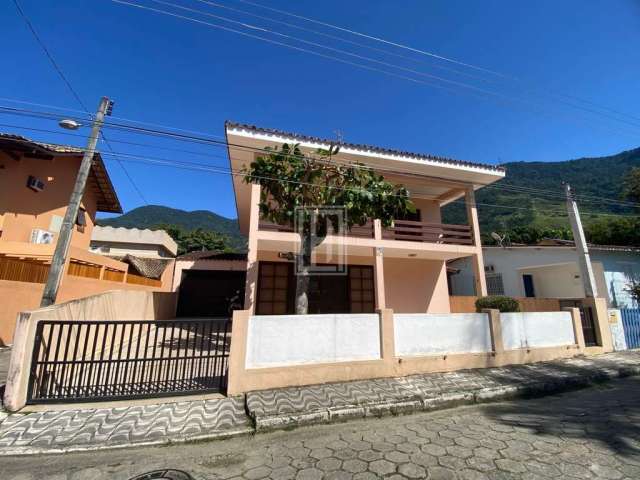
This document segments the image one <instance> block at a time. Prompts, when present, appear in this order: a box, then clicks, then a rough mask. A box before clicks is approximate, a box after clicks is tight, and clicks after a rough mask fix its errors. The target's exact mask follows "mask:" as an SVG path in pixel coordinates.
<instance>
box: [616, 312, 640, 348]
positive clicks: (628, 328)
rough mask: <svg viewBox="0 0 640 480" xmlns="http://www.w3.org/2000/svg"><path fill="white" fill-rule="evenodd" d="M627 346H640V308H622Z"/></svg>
mask: <svg viewBox="0 0 640 480" xmlns="http://www.w3.org/2000/svg"><path fill="white" fill-rule="evenodd" d="M620 316H621V317H622V328H623V329H624V339H625V340H626V341H627V348H640V308H622V309H620Z"/></svg>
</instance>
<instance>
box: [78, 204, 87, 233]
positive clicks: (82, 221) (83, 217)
mask: <svg viewBox="0 0 640 480" xmlns="http://www.w3.org/2000/svg"><path fill="white" fill-rule="evenodd" d="M76 225H77V226H78V231H79V232H84V227H86V226H87V211H86V210H85V209H84V208H82V207H80V208H79V209H78V216H77V217H76Z"/></svg>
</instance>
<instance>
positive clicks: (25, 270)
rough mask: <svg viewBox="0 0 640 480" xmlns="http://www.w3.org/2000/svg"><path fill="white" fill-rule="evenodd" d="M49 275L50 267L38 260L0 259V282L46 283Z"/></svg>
mask: <svg viewBox="0 0 640 480" xmlns="http://www.w3.org/2000/svg"><path fill="white" fill-rule="evenodd" d="M48 274H49V265H47V264H46V263H44V262H40V261H36V260H23V259H18V258H8V257H0V280H13V281H15V282H29V283H44V282H46V281H47V275H48Z"/></svg>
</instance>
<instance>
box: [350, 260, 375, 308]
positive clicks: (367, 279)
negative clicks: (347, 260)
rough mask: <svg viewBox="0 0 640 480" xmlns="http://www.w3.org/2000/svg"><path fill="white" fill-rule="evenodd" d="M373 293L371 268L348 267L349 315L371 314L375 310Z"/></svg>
mask: <svg viewBox="0 0 640 480" xmlns="http://www.w3.org/2000/svg"><path fill="white" fill-rule="evenodd" d="M373 292H374V288H373V267H370V266H356V265H351V266H349V299H350V303H351V313H373V312H374V310H375V299H374V293H373Z"/></svg>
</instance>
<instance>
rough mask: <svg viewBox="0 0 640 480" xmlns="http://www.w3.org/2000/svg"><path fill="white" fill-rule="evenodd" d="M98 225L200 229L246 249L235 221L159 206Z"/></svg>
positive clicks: (237, 247)
mask: <svg viewBox="0 0 640 480" xmlns="http://www.w3.org/2000/svg"><path fill="white" fill-rule="evenodd" d="M98 224H99V225H109V226H112V227H126V228H154V227H157V226H158V225H163V224H164V225H177V226H179V227H182V228H183V229H185V230H195V229H197V228H201V229H203V230H208V231H214V232H217V233H221V234H222V235H225V236H226V237H228V238H229V243H230V244H231V246H232V247H233V248H234V249H236V250H242V249H244V248H246V238H245V237H244V236H242V234H241V233H240V230H239V228H238V221H237V220H236V219H231V218H226V217H223V216H221V215H218V214H216V213H213V212H210V211H208V210H194V211H193V212H187V211H185V210H178V209H176V208H170V207H164V206H162V205H147V206H145V207H138V208H134V209H133V210H131V211H129V212H127V213H125V214H124V215H120V216H119V217H114V218H104V219H100V220H98Z"/></svg>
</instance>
